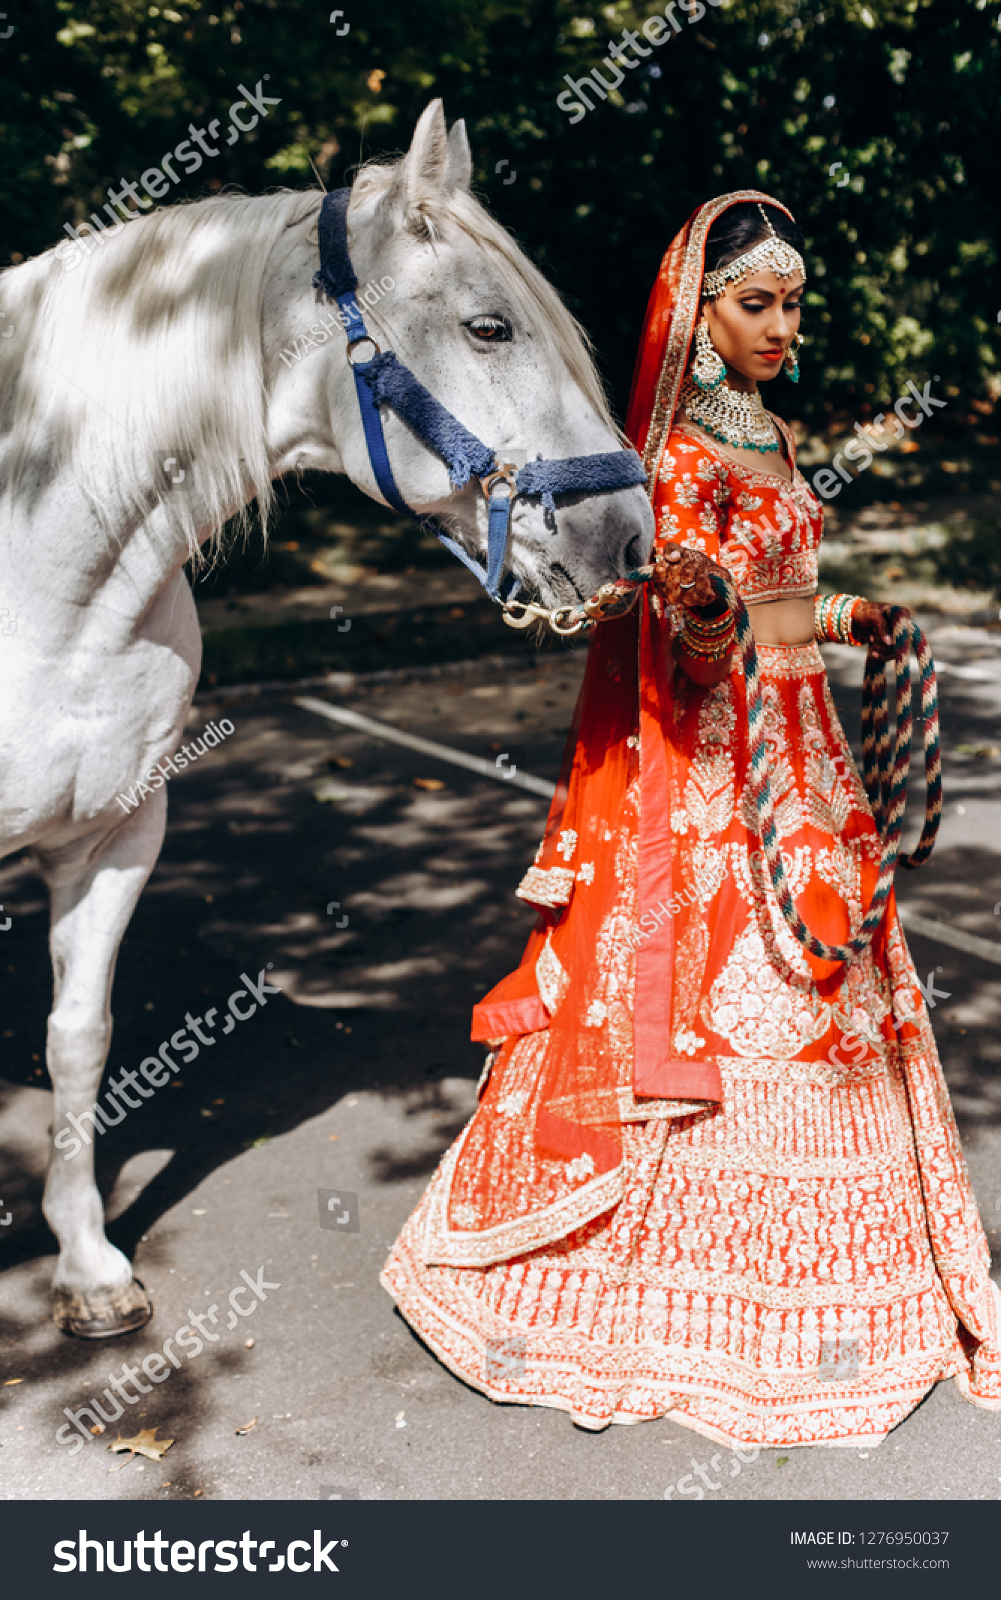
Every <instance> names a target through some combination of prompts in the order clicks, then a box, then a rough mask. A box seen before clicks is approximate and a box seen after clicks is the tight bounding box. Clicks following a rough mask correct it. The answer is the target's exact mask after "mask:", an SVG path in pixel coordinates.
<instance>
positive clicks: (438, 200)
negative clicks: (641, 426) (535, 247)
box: [265, 101, 654, 605]
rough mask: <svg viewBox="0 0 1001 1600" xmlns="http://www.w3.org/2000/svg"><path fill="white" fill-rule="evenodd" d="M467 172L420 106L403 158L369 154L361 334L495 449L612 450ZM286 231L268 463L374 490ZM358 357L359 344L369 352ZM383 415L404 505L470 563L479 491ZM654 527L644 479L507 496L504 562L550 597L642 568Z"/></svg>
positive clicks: (309, 268)
mask: <svg viewBox="0 0 1001 1600" xmlns="http://www.w3.org/2000/svg"><path fill="white" fill-rule="evenodd" d="M470 173H471V162H470V152H469V144H468V141H467V139H466V133H465V129H464V126H463V124H462V123H461V122H459V123H456V124H455V126H454V127H453V128H452V131H451V133H450V134H447V133H446V128H445V118H444V113H443V111H442V107H441V102H440V101H435V102H433V103H432V105H430V106H429V107H428V108H427V110H426V111H425V112H424V114H423V116H422V117H421V119H420V121H419V122H418V124H417V128H416V130H415V133H414V138H413V143H412V144H411V147H410V149H409V151H408V152H407V154H406V155H405V156H404V157H402V158H401V159H400V160H398V161H396V162H394V163H392V164H372V165H370V166H368V167H366V168H365V169H363V171H362V172H361V173H360V175H359V176H358V178H357V179H356V180H355V183H354V188H353V192H352V196H351V203H350V207H349V210H348V213H347V243H348V246H349V248H350V257H351V262H352V264H353V267H354V271H355V274H356V275H357V279H358V285H359V288H358V298H359V301H360V302H361V305H362V310H363V313H364V316H365V320H366V323H367V325H368V328H369V331H370V333H371V334H372V336H373V338H374V339H375V340H377V341H378V343H379V345H380V346H381V347H382V349H383V350H391V351H393V352H394V354H395V355H396V357H397V358H398V360H399V361H400V362H402V363H403V364H404V365H405V366H406V367H408V368H409V369H410V371H411V372H412V373H413V374H414V376H415V377H416V378H417V379H418V380H419V382H420V383H421V384H422V385H423V386H424V387H425V388H426V389H427V390H429V391H430V392H431V394H432V395H434V396H435V398H436V399H437V400H439V401H440V402H441V403H442V404H443V405H444V406H445V407H447V409H448V411H450V412H451V413H452V415H453V416H454V417H455V418H458V419H459V421H460V422H461V423H462V424H463V425H464V427H465V428H466V429H468V430H469V431H470V432H471V433H472V434H474V435H476V436H477V438H478V439H479V440H481V441H483V443H484V444H486V445H488V446H489V447H490V449H491V450H493V451H494V452H495V453H496V456H497V459H498V461H505V460H508V461H510V460H514V461H515V462H516V463H517V464H519V465H521V464H523V463H524V462H526V461H534V460H536V458H537V457H540V456H541V457H542V458H543V459H544V460H547V461H548V460H554V459H556V460H558V459H563V458H567V457H574V456H577V457H579V456H589V455H592V454H593V455H598V454H604V453H606V452H611V451H615V450H617V449H618V448H619V446H620V437H619V435H618V434H617V432H616V429H615V425H614V423H613V421H612V419H611V416H610V414H609V411H608V406H607V403H606V400H605V396H604V392H603V390H602V386H601V383H600V380H599V378H598V376H597V373H596V372H595V368H594V365H593V363H592V361H591V358H590V356H589V354H588V350H587V346H586V343H585V340H584V337H583V336H582V334H581V331H580V329H579V328H578V326H577V324H576V323H575V322H574V320H573V318H572V317H571V316H570V314H569V312H568V311H567V310H566V308H565V306H564V305H563V304H562V302H561V301H560V299H559V297H558V295H557V294H556V293H555V291H554V290H553V288H552V287H551V285H550V284H549V283H548V282H547V281H546V279H545V278H543V277H542V275H541V274H540V273H539V272H538V271H537V270H536V269H535V268H534V267H533V266H532V264H531V263H530V262H529V261H528V260H527V258H526V257H525V256H524V255H523V254H522V253H521V251H520V250H518V248H517V246H516V245H515V244H514V242H513V240H512V239H511V238H510V236H509V235H508V234H507V233H506V232H505V231H504V230H503V229H502V228H501V227H499V226H498V224H497V223H496V222H495V221H494V220H493V219H492V218H491V217H490V216H489V215H488V214H487V212H486V211H485V210H484V209H483V207H482V206H481V205H479V203H478V202H477V201H476V200H474V199H473V197H472V196H471V194H470V192H469V184H470ZM290 233H291V237H290V239H289V242H288V247H287V248H288V254H287V259H286V261H285V262H284V264H283V270H281V271H280V272H279V273H278V274H277V275H276V277H275V278H273V279H272V284H273V289H272V298H271V305H270V306H269V307H267V308H266V316H265V326H266V328H269V329H270V332H269V335H268V339H267V348H268V365H269V369H270V371H269V376H270V377H271V382H272V386H273V387H272V409H271V415H272V434H273V438H274V440H275V443H276V445H277V448H278V450H279V454H280V455H281V456H282V459H283V464H284V465H288V466H291V465H296V466H300V467H318V468H321V469H326V470H334V471H343V472H346V473H347V474H348V476H349V477H350V478H351V479H352V480H353V481H354V482H355V483H356V484H358V486H359V487H360V488H362V489H364V490H365V492H366V493H367V494H369V495H371V496H372V497H373V498H375V499H379V498H382V496H381V495H380V491H379V487H378V485H377V482H376V477H375V473H374V471H373V468H372V465H371V462H370V456H369V449H368V446H367V444H366V439H365V433H364V430H363V426H362V417H361V413H360V410H359V403H358V398H357V396H356V394H355V386H354V379H353V376H352V373H351V369H350V367H349V364H348V359H347V337H346V335H345V332H344V331H343V328H342V326H341V325H340V323H339V322H338V321H337V305H336V302H331V301H329V300H328V299H327V297H326V296H325V295H323V294H322V293H321V292H320V291H318V290H316V289H314V288H313V287H312V276H313V272H314V271H315V269H316V267H317V264H318V259H317V254H316V250H317V245H316V219H315V217H313V218H311V219H310V220H309V221H308V222H304V223H300V224H299V225H298V226H297V227H295V228H293V229H292V230H290ZM366 290H368V292H367V293H366ZM331 310H332V311H333V312H334V316H333V317H331V316H330V312H331ZM318 319H321V320H319V321H318ZM310 329H312V332H310ZM318 344H319V345H321V346H322V349H317V348H316V345H318ZM359 353H363V354H364V355H365V356H366V357H368V356H370V355H371V346H368V347H366V348H365V350H364V351H363V352H359ZM304 411H305V412H306V413H307V414H308V417H309V419H310V420H309V423H308V425H307V426H306V427H305V428H304V427H303V417H304ZM381 412H382V417H383V424H384V429H385V439H386V445H387V448H388V455H389V461H390V463H391V466H392V473H393V476H394V478H395V481H396V485H397V487H398V489H399V491H400V494H401V496H402V499H403V500H404V501H405V502H406V505H407V506H408V507H409V508H410V509H411V510H412V511H413V512H415V513H417V514H418V515H420V516H430V517H434V519H435V520H436V522H438V523H439V524H440V525H442V526H444V527H445V528H446V529H447V531H448V532H449V533H450V534H451V535H452V536H453V537H454V538H455V539H456V540H457V541H458V542H459V543H460V544H461V545H462V546H463V547H464V548H465V549H466V550H467V551H468V552H470V553H471V554H473V555H475V556H477V557H478V558H479V559H480V560H481V561H483V560H484V558H485V552H486V546H487V503H486V500H485V498H484V495H483V492H482V490H481V486H480V482H479V480H478V478H477V477H475V476H474V477H473V478H472V479H471V480H470V481H469V482H468V483H467V484H466V485H465V486H464V487H462V488H460V489H457V488H456V487H455V486H454V484H453V482H452V481H450V478H449V473H448V470H447V468H446V466H445V463H444V462H443V460H442V459H441V456H440V455H439V454H437V453H436V452H435V450H434V449H432V448H429V447H428V445H427V444H426V443H425V442H423V441H422V439H421V438H420V437H418V434H417V433H416V432H415V431H413V429H412V428H411V427H410V426H408V424H407V423H406V422H404V421H403V420H402V419H401V418H400V416H399V415H398V414H397V413H396V412H395V411H394V410H392V409H391V408H390V407H389V406H383V407H382V408H381ZM653 531H654V529H653V516H652V512H651V510H650V505H649V502H648V500H647V496H646V493H645V491H644V489H643V488H642V486H633V487H630V488H626V489H618V490H615V491H611V492H597V493H595V492H590V493H583V492H577V493H573V494H568V495H564V496H561V498H560V499H559V501H558V502H557V504H556V510H555V512H553V511H548V512H547V511H546V510H545V509H544V508H543V505H542V503H541V501H540V499H539V498H538V497H532V498H524V497H519V498H518V499H516V500H515V503H514V509H513V513H512V519H511V533H510V541H509V545H508V551H507V567H508V570H509V571H511V572H513V573H514V574H515V576H516V577H517V578H519V579H520V580H521V582H522V584H523V586H524V588H525V589H526V590H531V591H534V592H535V593H536V594H538V595H539V596H540V597H541V598H542V599H543V600H544V601H545V602H546V603H547V604H549V605H554V604H559V603H563V602H567V601H570V600H572V599H574V598H583V597H586V596H588V595H590V594H592V593H593V592H594V590H595V589H596V588H597V587H598V586H599V585H600V584H601V583H603V582H605V581H606V580H607V579H609V578H611V577H615V576H619V575H621V574H622V573H624V572H625V571H627V570H628V569H629V568H630V567H634V566H639V565H641V564H642V562H643V561H644V560H645V559H646V558H647V555H648V552H649V550H650V546H651V543H652V539H653Z"/></svg>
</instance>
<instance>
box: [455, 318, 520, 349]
mask: <svg viewBox="0 0 1001 1600" xmlns="http://www.w3.org/2000/svg"><path fill="white" fill-rule="evenodd" d="M463 326H464V327H466V328H468V329H469V331H470V333H471V334H472V335H473V338H474V339H481V340H482V341H483V343H484V344H504V343H506V342H507V341H508V340H510V338H511V324H510V322H508V320H507V318H506V317H473V319H472V321H471V322H466V323H464V324H463Z"/></svg>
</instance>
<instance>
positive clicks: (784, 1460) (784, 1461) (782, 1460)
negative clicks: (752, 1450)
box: [775, 1456, 789, 1467]
mask: <svg viewBox="0 0 1001 1600" xmlns="http://www.w3.org/2000/svg"><path fill="white" fill-rule="evenodd" d="M788 1464H789V1457H788V1456H779V1459H778V1460H777V1461H776V1463H775V1465H776V1466H777V1467H785V1466H788Z"/></svg>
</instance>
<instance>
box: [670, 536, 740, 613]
mask: <svg viewBox="0 0 1001 1600" xmlns="http://www.w3.org/2000/svg"><path fill="white" fill-rule="evenodd" d="M653 567H654V574H653V586H654V589H655V590H656V592H657V593H658V594H659V595H660V597H661V599H662V600H664V601H666V603H667V604H668V605H669V606H677V605H682V606H708V605H711V604H712V602H713V601H714V600H715V599H716V598H717V596H716V590H715V589H714V588H713V585H712V581H711V578H710V574H713V575H714V576H716V577H717V578H728V577H729V574H728V573H727V572H725V571H724V569H723V568H722V567H720V566H717V564H716V562H715V561H710V559H709V557H708V556H705V555H703V554H702V551H701V550H689V549H688V548H687V546H685V545H681V544H664V545H661V547H660V548H659V549H658V550H657V551H655V553H654V558H653Z"/></svg>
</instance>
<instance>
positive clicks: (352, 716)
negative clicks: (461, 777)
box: [292, 695, 556, 800]
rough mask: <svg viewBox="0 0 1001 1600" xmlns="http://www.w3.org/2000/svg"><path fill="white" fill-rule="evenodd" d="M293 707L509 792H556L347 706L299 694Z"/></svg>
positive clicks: (526, 776) (544, 783)
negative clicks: (487, 780) (492, 781)
mask: <svg viewBox="0 0 1001 1600" xmlns="http://www.w3.org/2000/svg"><path fill="white" fill-rule="evenodd" d="M292 704H293V705H297V706H301V707H302V709H303V711H315V713H316V715H317V716H318V717H326V718H327V720H328V721H329V722H339V723H341V724H342V725H343V726H344V727H345V728H354V729H355V731H356V732H357V733H367V734H368V735H369V737H370V738H372V739H385V740H386V741H387V742H388V743H390V744H402V745H405V746H406V748H407V749H408V750H418V751H420V753H421V755H425V756H432V757H433V758H434V759H435V760H436V761H447V762H449V763H450V764H451V765H452V766H453V767H465V769H466V771H467V772H475V773H476V774H477V775H478V776H479V777H481V778H493V779H495V780H496V782H498V783H503V784H505V785H506V786H507V788H509V789H527V790H528V792H529V793H530V794H538V795H541V796H542V797H543V799H544V800H551V799H552V798H553V795H554V794H555V793H556V785H555V783H550V782H549V780H548V779H547V778H536V777H535V776H533V774H532V773H531V772H512V771H511V768H510V767H508V768H507V769H506V770H505V768H504V767H498V766H496V765H495V763H494V762H492V761H484V760H483V758H482V757H481V756H469V755H467V754H466V752H465V750H453V749H451V748H450V746H449V745H447V744H436V743H435V741H434V740H433V739H421V738H419V737H418V735H417V734H415V733H405V732H404V731H403V729H402V728H394V727H392V726H391V725H390V724H389V723H388V722H376V721H374V719H373V718H372V717H363V716H362V715H361V713H360V712H358V711H349V710H348V709H347V707H346V706H335V705H331V704H330V702H329V700H314V699H313V697H312V695H302V696H300V697H299V698H297V699H296V700H293V702H292Z"/></svg>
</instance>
